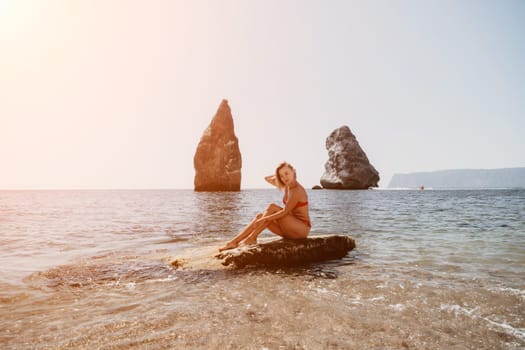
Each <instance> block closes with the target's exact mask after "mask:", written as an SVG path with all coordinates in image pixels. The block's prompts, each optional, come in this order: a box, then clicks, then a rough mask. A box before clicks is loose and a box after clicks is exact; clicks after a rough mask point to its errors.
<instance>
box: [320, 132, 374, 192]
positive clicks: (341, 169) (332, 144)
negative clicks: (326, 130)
mask: <svg viewBox="0 0 525 350" xmlns="http://www.w3.org/2000/svg"><path fill="white" fill-rule="evenodd" d="M326 149H327V150H328V161H327V162H326V164H325V173H324V174H323V176H322V177H321V185H322V186H323V187H324V188H328V189H342V190H343V189H348V190H361V189H367V188H369V187H377V186H378V182H379V173H378V172H377V170H376V169H375V168H374V167H373V166H372V164H370V162H369V161H368V157H367V156H366V154H365V152H364V151H363V149H362V148H361V146H360V145H359V142H357V139H356V137H355V136H354V134H352V132H351V131H350V128H349V127H348V126H346V125H345V126H342V127H340V128H338V129H335V130H334V131H333V132H332V133H331V134H330V136H328V137H327V138H326Z"/></svg>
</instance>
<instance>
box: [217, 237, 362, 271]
mask: <svg viewBox="0 0 525 350" xmlns="http://www.w3.org/2000/svg"><path fill="white" fill-rule="evenodd" d="M354 248H355V241H354V239H352V238H351V237H348V236H345V235H330V236H317V237H311V238H306V239H298V240H291V239H280V240H275V241H270V242H266V243H260V244H256V245H252V246H244V247H239V248H235V249H230V250H226V251H224V252H221V253H219V254H217V255H216V256H215V257H216V258H217V259H220V260H221V261H222V264H223V265H225V266H234V267H238V268H243V267H245V266H270V267H290V266H301V265H307V264H310V263H315V262H321V261H327V260H334V259H341V258H343V257H344V256H345V255H346V254H347V253H348V252H349V251H351V250H352V249H354Z"/></svg>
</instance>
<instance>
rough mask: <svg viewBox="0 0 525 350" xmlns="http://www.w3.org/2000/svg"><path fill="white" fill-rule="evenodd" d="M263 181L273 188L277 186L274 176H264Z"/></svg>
mask: <svg viewBox="0 0 525 350" xmlns="http://www.w3.org/2000/svg"><path fill="white" fill-rule="evenodd" d="M264 179H265V180H266V182H268V183H269V184H271V185H273V186H277V179H276V178H275V175H268V176H265V177H264Z"/></svg>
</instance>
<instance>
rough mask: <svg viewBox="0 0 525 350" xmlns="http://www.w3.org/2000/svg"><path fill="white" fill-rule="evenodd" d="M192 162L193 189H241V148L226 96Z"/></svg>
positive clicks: (204, 134) (205, 132) (201, 140)
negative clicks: (193, 172)
mask: <svg viewBox="0 0 525 350" xmlns="http://www.w3.org/2000/svg"><path fill="white" fill-rule="evenodd" d="M193 164H194V166H195V179H194V185H195V191H240V189H241V167H242V159H241V151H240V149H239V142H238V139H237V136H235V132H234V128H233V117H232V113H231V109H230V106H229V105H228V101H227V100H222V102H221V104H220V106H219V108H218V109H217V113H216V114H215V116H214V117H213V119H212V121H211V123H210V125H209V126H208V128H206V130H205V131H204V133H203V135H202V137H201V139H200V142H199V145H198V146H197V150H196V152H195V157H194V158H193Z"/></svg>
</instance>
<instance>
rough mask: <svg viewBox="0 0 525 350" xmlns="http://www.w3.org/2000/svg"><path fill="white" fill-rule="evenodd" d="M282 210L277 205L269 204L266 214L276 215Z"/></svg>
mask: <svg viewBox="0 0 525 350" xmlns="http://www.w3.org/2000/svg"><path fill="white" fill-rule="evenodd" d="M279 210H281V207H280V206H278V205H277V204H275V203H270V204H268V206H267V207H266V212H267V213H275V212H277V211H279Z"/></svg>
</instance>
